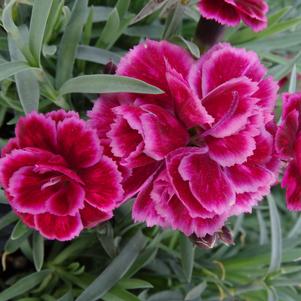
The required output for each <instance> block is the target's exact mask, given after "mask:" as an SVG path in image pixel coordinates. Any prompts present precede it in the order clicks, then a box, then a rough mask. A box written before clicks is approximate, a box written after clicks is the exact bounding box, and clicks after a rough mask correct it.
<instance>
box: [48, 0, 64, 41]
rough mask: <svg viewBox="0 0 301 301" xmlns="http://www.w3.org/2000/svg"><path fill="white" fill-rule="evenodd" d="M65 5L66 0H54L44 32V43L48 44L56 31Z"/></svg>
mask: <svg viewBox="0 0 301 301" xmlns="http://www.w3.org/2000/svg"><path fill="white" fill-rule="evenodd" d="M63 6H64V1H61V0H52V6H51V9H50V12H49V15H48V19H47V24H46V28H45V33H44V43H45V44H47V43H48V42H49V41H50V40H51V37H52V34H53V33H55V26H56V24H57V22H58V20H59V18H60V14H61V12H62V8H63Z"/></svg>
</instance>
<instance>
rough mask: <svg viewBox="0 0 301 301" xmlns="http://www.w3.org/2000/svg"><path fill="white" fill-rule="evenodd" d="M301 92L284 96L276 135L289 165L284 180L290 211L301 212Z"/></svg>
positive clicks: (282, 153)
mask: <svg viewBox="0 0 301 301" xmlns="http://www.w3.org/2000/svg"><path fill="white" fill-rule="evenodd" d="M300 116H301V92H299V93H294V94H290V93H286V94H284V95H283V111H282V118H281V124H280V126H279V127H278V130H277V134H276V150H277V152H278V153H279V156H280V158H281V159H282V160H284V161H285V162H287V163H288V165H287V168H286V170H285V173H284V177H283V180H282V186H283V187H285V188H286V202H287V207H288V209H289V210H292V211H300V210H301V123H300Z"/></svg>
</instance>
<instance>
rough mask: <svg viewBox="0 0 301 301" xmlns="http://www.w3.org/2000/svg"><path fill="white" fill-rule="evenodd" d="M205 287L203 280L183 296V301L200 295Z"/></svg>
mask: <svg viewBox="0 0 301 301" xmlns="http://www.w3.org/2000/svg"><path fill="white" fill-rule="evenodd" d="M206 288H207V282H206V281H203V282H202V283H201V284H199V285H197V286H195V287H194V288H193V289H191V290H190V291H189V292H188V293H187V295H186V296H185V301H190V300H196V299H197V298H199V297H200V296H201V295H202V293H203V292H204V291H205V289H206Z"/></svg>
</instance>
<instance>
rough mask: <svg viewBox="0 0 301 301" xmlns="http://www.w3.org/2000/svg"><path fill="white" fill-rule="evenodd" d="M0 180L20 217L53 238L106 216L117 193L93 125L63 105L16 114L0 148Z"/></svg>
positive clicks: (118, 178) (114, 176) (65, 236)
mask: <svg viewBox="0 0 301 301" xmlns="http://www.w3.org/2000/svg"><path fill="white" fill-rule="evenodd" d="M0 180H1V184H2V186H3V188H4V190H5V192H6V195H7V197H8V200H9V203H10V205H11V206H12V208H13V210H14V211H15V212H16V214H17V215H19V216H20V218H21V219H22V220H23V222H24V223H25V224H27V225H28V226H29V227H32V228H35V229H37V230H38V231H40V233H41V234H42V235H43V236H45V237H46V238H49V239H58V240H70V239H72V238H74V237H75V236H77V235H78V234H79V233H80V232H81V230H82V229H83V228H89V227H93V226H95V225H96V224H98V223H99V222H102V221H105V220H108V219H110V218H111V217H112V212H113V209H115V208H116V206H117V205H118V202H119V201H120V200H121V198H122V193H123V191H122V187H121V184H120V182H121V175H120V173H119V172H118V169H117V166H116V164H115V163H114V162H113V161H112V160H111V159H110V158H108V157H106V156H104V155H103V149H102V147H101V145H100V141H99V138H98V137H97V134H96V132H95V130H93V129H91V128H89V127H88V126H87V124H86V123H85V122H84V121H83V120H80V118H79V116H78V114H77V113H75V112H68V113H67V112H65V111H63V110H59V111H54V112H50V113H47V114H45V115H43V114H38V113H31V114H29V115H27V116H26V117H22V118H20V120H19V121H18V123H17V126H16V137H15V138H12V139H10V141H9V143H8V144H7V146H6V147H5V148H4V149H3V150H2V158H1V159H0Z"/></svg>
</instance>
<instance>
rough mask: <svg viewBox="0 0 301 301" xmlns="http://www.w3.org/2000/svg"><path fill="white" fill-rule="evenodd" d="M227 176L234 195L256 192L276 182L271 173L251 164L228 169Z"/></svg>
mask: <svg viewBox="0 0 301 301" xmlns="http://www.w3.org/2000/svg"><path fill="white" fill-rule="evenodd" d="M227 174H228V177H229V179H230V180H231V182H232V183H233V185H234V188H235V191H236V193H244V192H256V191H257V190H258V188H259V187H262V186H270V185H272V184H273V183H274V182H275V180H276V176H275V174H274V173H273V172H271V171H270V170H268V169H267V168H265V167H264V166H261V165H259V164H256V163H252V162H247V163H245V164H242V165H234V166H232V167H229V168H227Z"/></svg>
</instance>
